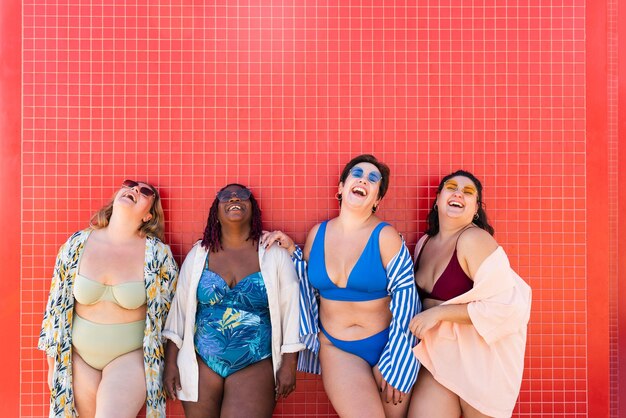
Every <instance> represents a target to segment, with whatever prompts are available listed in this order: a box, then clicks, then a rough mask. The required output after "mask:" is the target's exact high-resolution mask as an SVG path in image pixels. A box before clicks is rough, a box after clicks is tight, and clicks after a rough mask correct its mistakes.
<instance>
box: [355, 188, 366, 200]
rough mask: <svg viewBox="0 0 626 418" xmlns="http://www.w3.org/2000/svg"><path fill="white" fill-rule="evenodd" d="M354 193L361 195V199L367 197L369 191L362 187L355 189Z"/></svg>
mask: <svg viewBox="0 0 626 418" xmlns="http://www.w3.org/2000/svg"><path fill="white" fill-rule="evenodd" d="M352 193H354V194H356V195H359V196H361V197H365V196H367V191H366V190H365V189H364V188H363V187H360V186H356V187H353V188H352Z"/></svg>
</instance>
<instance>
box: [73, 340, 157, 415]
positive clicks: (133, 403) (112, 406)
mask: <svg viewBox="0 0 626 418" xmlns="http://www.w3.org/2000/svg"><path fill="white" fill-rule="evenodd" d="M145 402H146V372H145V369H144V364H143V350H142V349H137V350H134V351H131V352H130V353H126V354H124V355H121V356H119V357H118V358H116V359H115V360H113V361H111V362H110V363H109V364H107V365H106V366H105V367H104V369H103V370H102V380H101V381H100V386H98V395H97V399H96V417H97V418H109V417H110V418H136V417H137V414H138V413H139V410H140V409H141V407H142V406H143V405H144V403H145ZM81 418H82V417H81Z"/></svg>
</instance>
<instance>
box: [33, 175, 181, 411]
mask: <svg viewBox="0 0 626 418" xmlns="http://www.w3.org/2000/svg"><path fill="white" fill-rule="evenodd" d="M163 231H164V219H163V208H162V206H161V199H160V196H159V193H158V191H157V189H156V188H154V187H153V186H151V185H149V184H148V183H144V182H136V181H133V180H125V181H124V182H123V183H122V187H121V188H120V189H119V190H118V191H117V193H116V194H115V196H114V197H113V199H112V200H111V202H109V203H108V204H107V205H106V206H104V207H103V208H102V209H100V210H99V211H98V212H97V213H96V214H95V215H94V216H93V217H92V219H91V223H90V226H89V228H87V229H84V230H82V231H79V232H77V233H75V234H74V235H72V236H71V237H70V238H69V239H68V240H67V242H66V243H65V244H63V246H61V249H60V250H59V253H58V256H57V259H56V264H55V267H54V274H53V277H52V283H51V285H50V294H49V297H48V303H47V306H46V310H45V314H44V320H43V324H42V329H41V334H40V338H39V344H38V347H39V349H40V350H44V351H45V352H46V355H47V358H48V366H49V371H48V385H49V388H50V417H76V416H78V415H80V417H81V418H84V417H94V416H98V417H100V418H101V417H128V418H131V417H132V418H134V417H136V416H137V413H138V412H139V410H140V409H141V408H142V406H143V405H144V404H145V405H146V416H147V417H161V416H164V415H165V400H166V399H165V393H164V391H163V387H162V383H161V372H162V370H163V365H164V364H163V361H164V355H163V353H164V344H163V341H162V334H161V331H162V329H163V325H164V323H165V318H166V316H167V312H168V310H169V307H170V301H171V300H172V297H173V292H174V288H175V284H176V279H177V277H178V268H177V266H176V262H175V261H174V258H173V257H172V253H171V251H170V248H169V247H168V246H167V245H165V244H164V243H163V242H162V241H161V239H162V238H163Z"/></svg>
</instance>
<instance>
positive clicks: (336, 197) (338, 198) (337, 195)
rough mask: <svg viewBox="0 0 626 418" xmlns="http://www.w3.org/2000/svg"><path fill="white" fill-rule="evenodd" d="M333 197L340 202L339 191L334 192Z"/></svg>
mask: <svg viewBox="0 0 626 418" xmlns="http://www.w3.org/2000/svg"><path fill="white" fill-rule="evenodd" d="M335 199H337V200H338V201H340V202H341V199H342V197H341V193H339V192H337V193H335Z"/></svg>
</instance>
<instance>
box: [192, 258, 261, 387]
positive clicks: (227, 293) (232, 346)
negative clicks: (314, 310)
mask: <svg viewBox="0 0 626 418" xmlns="http://www.w3.org/2000/svg"><path fill="white" fill-rule="evenodd" d="M207 261H208V259H207ZM197 299H198V309H197V313H196V324H195V332H194V345H195V348H196V352H197V353H198V355H199V356H200V357H201V358H202V360H203V361H204V362H205V363H206V365H207V366H208V367H209V368H211V370H213V371H214V372H215V373H217V374H219V375H220V376H222V377H223V378H226V377H228V376H229V375H231V374H233V373H235V372H237V371H239V370H241V369H243V368H244V367H246V366H249V365H251V364H253V363H256V362H258V361H261V360H263V359H266V358H269V357H270V356H271V355H272V326H271V323H270V312H269V304H268V301H267V291H266V289H265V284H264V283H263V276H261V272H256V273H252V274H250V275H248V276H246V277H244V278H243V279H242V280H241V281H240V282H239V283H237V284H236V285H235V286H234V287H233V288H232V289H231V288H230V287H228V284H226V282H225V281H224V279H222V278H221V277H220V276H219V275H218V274H216V273H214V272H213V271H211V270H209V268H208V262H207V263H206V264H205V267H204V270H203V272H202V277H201V278H200V282H199V283H198V292H197Z"/></svg>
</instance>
